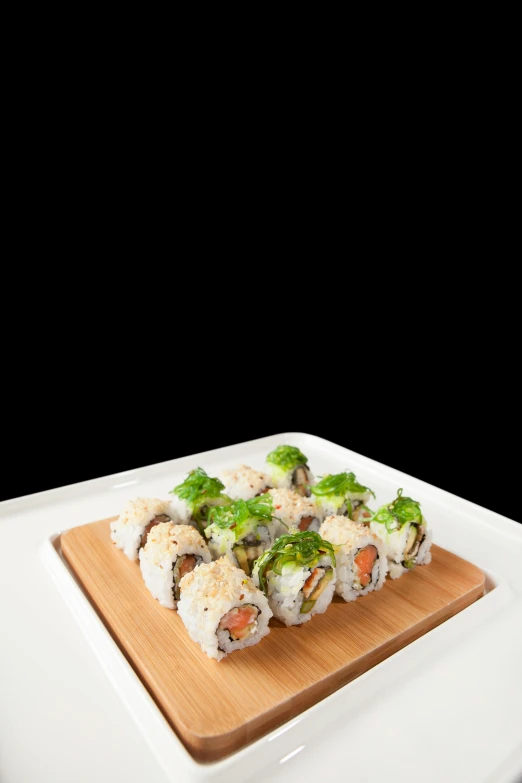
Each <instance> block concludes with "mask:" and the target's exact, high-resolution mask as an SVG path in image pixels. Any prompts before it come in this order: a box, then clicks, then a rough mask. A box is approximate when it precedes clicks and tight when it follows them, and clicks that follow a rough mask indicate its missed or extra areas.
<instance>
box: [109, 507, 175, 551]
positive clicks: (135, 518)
mask: <svg viewBox="0 0 522 783" xmlns="http://www.w3.org/2000/svg"><path fill="white" fill-rule="evenodd" d="M172 517H173V513H172V512H171V510H170V508H169V502H168V500H160V499H159V498H137V499H136V500H129V502H128V503H127V505H126V506H125V508H124V509H123V511H122V513H121V514H120V516H119V517H118V519H117V520H116V521H115V522H111V538H112V540H113V541H114V543H115V544H116V546H117V547H118V548H119V549H123V553H124V554H125V555H127V557H128V558H129V560H137V559H138V552H139V550H140V549H141V547H142V546H144V545H145V542H146V540H147V536H148V534H149V532H150V530H151V529H152V528H153V527H154V526H155V525H158V524H159V523H160V522H170V521H172ZM174 521H177V520H176V519H175V520H174Z"/></svg>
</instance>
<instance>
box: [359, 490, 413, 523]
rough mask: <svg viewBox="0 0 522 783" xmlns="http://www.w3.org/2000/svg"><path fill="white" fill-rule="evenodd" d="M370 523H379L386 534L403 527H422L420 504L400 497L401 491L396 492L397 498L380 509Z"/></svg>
mask: <svg viewBox="0 0 522 783" xmlns="http://www.w3.org/2000/svg"><path fill="white" fill-rule="evenodd" d="M370 521H371V522H379V524H381V525H385V526H386V530H387V531H388V533H393V531H394V530H398V529H399V528H401V527H402V526H403V525H406V524H408V523H410V525H422V524H423V523H424V517H423V516H422V511H421V509H420V503H418V501H416V500H412V499H411V498H406V497H402V489H399V491H398V492H397V497H396V498H395V500H394V501H393V503H390V504H389V505H387V506H381V508H380V509H379V510H378V511H377V512H376V514H374V516H373V517H372V518H371V520H370Z"/></svg>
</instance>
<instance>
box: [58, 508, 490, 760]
mask: <svg viewBox="0 0 522 783" xmlns="http://www.w3.org/2000/svg"><path fill="white" fill-rule="evenodd" d="M111 521H112V519H106V520H102V521H100V522H93V523H91V524H89V525H84V526H82V527H77V528H73V529H72V530H69V531H67V532H66V533H63V534H62V535H61V547H62V552H63V554H64V556H65V558H66V560H67V562H68V563H69V565H70V566H71V568H72V570H73V571H74V573H75V575H76V577H77V579H78V580H79V581H80V583H81V585H82V586H83V588H84V590H85V592H86V593H87V595H88V596H89V598H90V600H91V601H92V603H93V604H94V606H95V607H96V609H97V611H98V613H99V615H100V616H101V618H102V620H103V621H104V623H105V625H106V626H107V628H108V630H109V631H110V632H111V634H112V636H113V638H114V639H115V640H116V641H117V643H118V645H119V646H120V648H121V650H122V652H123V653H124V655H125V656H126V657H127V659H128V660H129V661H130V663H131V664H132V666H133V668H134V669H135V671H136V672H137V674H138V675H139V677H140V678H141V680H142V682H143V683H144V685H145V686H146V687H147V689H148V690H149V692H150V693H151V694H152V696H153V698H154V699H155V701H156V702H157V704H158V705H159V707H160V708H161V710H162V711H163V713H164V715H165V716H166V718H167V720H168V721H169V723H170V724H171V725H172V728H173V729H174V730H175V731H176V733H177V734H178V736H179V737H180V739H181V740H182V741H183V743H184V744H185V746H186V747H187V749H188V750H189V752H190V753H191V754H192V755H193V756H194V757H195V758H196V759H197V760H199V761H216V760H218V759H221V758H223V757H224V756H227V755H229V754H230V753H232V752H234V751H237V750H240V749H241V748H243V747H244V746H245V745H247V744H248V743H249V742H252V741H253V740H255V739H258V738H259V737H261V736H262V735H263V734H266V733H267V732H268V731H272V730H273V729H275V728H276V727H277V726H279V725H281V724H282V723H284V722H285V721H287V720H289V719H290V718H293V717H295V716H296V715H297V714H299V713H300V712H302V711H303V710H305V709H307V708H308V707H311V706H312V705H313V704H315V703H317V702H318V701H320V700H321V699H323V698H325V696H328V695H329V694H330V693H333V692H334V691H336V690H337V689H338V688H340V687H341V686H343V685H345V684H346V683H347V682H349V681H350V680H353V679H354V678H355V677H357V676H358V675H360V674H362V673H363V672H365V671H367V670H368V669H370V668H371V667H372V666H375V665H376V664H377V663H379V662H380V661H382V660H384V659H385V658H387V657H388V656H389V655H391V654H392V653H394V652H396V651H397V650H400V649H401V648H402V647H404V646H405V645H407V644H409V643H410V642H411V641H413V640H414V639H417V638H418V637H419V636H422V634H425V633H426V632H427V631H429V630H431V629H432V628H434V627H435V626H437V625H439V624H440V623H442V622H444V620H447V619H448V618H449V617H452V616H453V615H454V614H456V613H457V612H460V611H461V610H462V609H464V608H465V607H466V606H468V605H469V604H471V603H472V602H473V601H475V600H476V599H477V598H480V597H481V596H482V595H483V594H484V581H485V577H484V574H483V573H482V571H480V570H479V569H478V568H476V567H475V566H473V565H472V564H471V563H468V562H467V561H466V560H462V559H461V558H460V557H457V556H456V555H453V554H451V553H450V552H447V551H446V550H445V549H441V548H440V547H438V546H435V545H434V546H433V547H432V553H433V560H432V562H431V564H430V565H428V566H419V567H418V568H415V569H414V570H413V571H411V572H410V573H407V574H404V575H403V576H402V577H401V578H400V579H397V580H395V581H393V580H390V579H387V580H386V584H385V585H384V587H383V588H382V589H381V590H379V591H377V592H373V593H370V594H369V595H367V596H364V597H362V598H359V599H358V600H357V601H353V602H351V603H345V602H344V601H343V600H342V599H340V598H338V597H336V598H334V600H333V602H332V604H331V605H330V607H329V608H328V610H327V611H326V613H325V614H322V615H316V616H315V617H313V618H312V620H311V621H310V622H308V623H305V624H304V625H302V626H300V627H299V626H295V627H292V628H286V627H285V626H284V625H283V624H282V623H279V622H278V621H277V620H275V619H272V620H271V621H270V629H271V630H270V634H269V635H268V636H266V637H265V638H264V639H262V640H261V642H260V643H259V644H257V645H255V646H254V647H249V648H248V649H246V650H242V651H238V652H235V653H232V654H231V655H229V656H228V657H227V658H225V659H224V660H223V661H220V662H218V661H215V660H212V659H210V658H208V657H207V656H206V655H205V654H204V653H203V652H202V651H201V649H200V648H199V646H198V645H197V644H195V643H194V642H193V641H192V640H191V639H190V637H189V636H188V634H187V632H186V631H185V628H184V626H183V623H182V621H181V619H180V618H179V617H178V615H177V613H176V612H175V611H172V610H169V609H165V608H163V607H162V606H160V605H159V603H158V602H157V601H155V600H154V599H153V598H152V596H151V595H150V593H149V592H148V591H147V589H146V587H145V585H144V582H143V580H142V577H141V572H140V569H139V565H138V563H137V562H131V561H130V560H128V559H127V558H126V557H125V555H124V554H123V553H122V552H121V551H120V550H119V549H117V548H116V547H115V545H114V544H113V543H112V541H111V539H110V529H109V522H111Z"/></svg>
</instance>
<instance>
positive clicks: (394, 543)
mask: <svg viewBox="0 0 522 783" xmlns="http://www.w3.org/2000/svg"><path fill="white" fill-rule="evenodd" d="M370 530H371V531H372V533H375V535H376V536H378V537H379V538H380V539H381V541H383V542H384V544H385V546H386V554H387V557H388V569H389V572H390V576H391V578H392V579H397V578H398V577H399V576H401V574H403V573H404V572H405V571H408V570H410V569H412V568H414V567H415V566H416V565H427V564H428V563H431V552H430V547H431V540H432V532H431V530H428V525H427V522H426V520H425V518H424V517H423V515H422V512H421V508H420V503H418V502H417V501H416V500H412V499H411V498H407V497H403V496H402V489H399V491H398V493H397V497H396V498H395V500H394V501H393V502H392V503H389V504H388V505H387V506H381V508H380V509H379V510H378V511H377V513H376V514H374V516H373V517H372V519H371V521H370Z"/></svg>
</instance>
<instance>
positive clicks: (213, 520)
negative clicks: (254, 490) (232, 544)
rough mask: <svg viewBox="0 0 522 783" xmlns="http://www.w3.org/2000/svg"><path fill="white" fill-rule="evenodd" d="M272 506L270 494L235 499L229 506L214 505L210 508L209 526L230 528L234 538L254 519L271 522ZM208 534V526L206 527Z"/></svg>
mask: <svg viewBox="0 0 522 783" xmlns="http://www.w3.org/2000/svg"><path fill="white" fill-rule="evenodd" d="M272 518H273V506H272V496H271V495H260V496H259V497H255V498H252V500H246V501H245V500H235V501H234V502H233V503H231V504H230V505H229V506H214V507H213V508H211V509H210V512H209V515H208V519H209V523H210V524H209V527H210V526H211V525H214V526H215V527H217V528H219V529H220V530H232V531H233V532H234V535H235V537H236V539H238V538H240V537H241V536H242V535H243V533H244V532H245V531H246V529H247V528H249V527H252V523H255V522H256V520H265V521H266V522H271V521H272ZM207 535H208V528H207Z"/></svg>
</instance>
